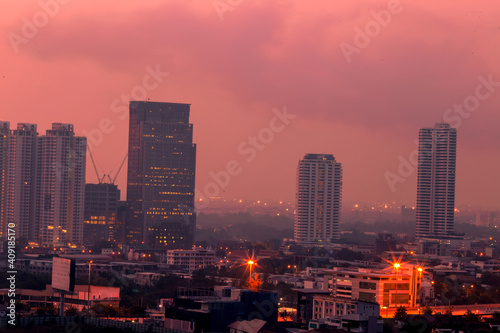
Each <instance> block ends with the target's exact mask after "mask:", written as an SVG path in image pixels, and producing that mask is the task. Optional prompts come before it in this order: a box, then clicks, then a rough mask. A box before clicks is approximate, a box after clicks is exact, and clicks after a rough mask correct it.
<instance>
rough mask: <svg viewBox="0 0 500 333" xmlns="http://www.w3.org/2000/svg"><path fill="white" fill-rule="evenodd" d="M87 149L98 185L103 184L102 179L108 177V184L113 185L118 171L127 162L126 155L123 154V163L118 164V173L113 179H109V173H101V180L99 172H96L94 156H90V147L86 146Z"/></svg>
mask: <svg viewBox="0 0 500 333" xmlns="http://www.w3.org/2000/svg"><path fill="white" fill-rule="evenodd" d="M87 149H88V151H89V155H90V159H91V161H92V165H93V166H94V171H95V174H96V176H97V181H98V182H99V184H103V183H104V178H106V177H108V179H109V183H110V184H113V185H114V184H115V181H116V178H117V177H118V174H119V173H120V171H121V169H122V167H123V164H125V161H126V160H127V157H128V153H127V154H125V157H124V158H123V161H122V163H121V164H120V167H119V168H118V171H117V172H116V175H115V177H114V178H113V179H111V171H110V172H109V173H108V174H105V173H104V172H103V175H102V178H101V176H99V171H97V166H96V164H95V160H94V156H92V152H91V151H90V147H89V146H87Z"/></svg>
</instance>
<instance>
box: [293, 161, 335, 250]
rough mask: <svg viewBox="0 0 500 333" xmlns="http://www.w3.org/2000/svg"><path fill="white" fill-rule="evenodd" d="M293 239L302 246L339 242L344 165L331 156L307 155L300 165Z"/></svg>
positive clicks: (298, 167)
mask: <svg viewBox="0 0 500 333" xmlns="http://www.w3.org/2000/svg"><path fill="white" fill-rule="evenodd" d="M296 196H297V198H296V199H297V201H296V211H295V221H294V237H295V239H296V241H297V242H299V243H318V242H332V241H335V240H338V239H340V227H339V223H340V210H341V200H342V165H341V164H340V163H338V162H337V161H335V158H334V157H333V155H329V154H307V155H305V156H304V158H303V159H302V160H300V161H299V164H298V166H297V192H296Z"/></svg>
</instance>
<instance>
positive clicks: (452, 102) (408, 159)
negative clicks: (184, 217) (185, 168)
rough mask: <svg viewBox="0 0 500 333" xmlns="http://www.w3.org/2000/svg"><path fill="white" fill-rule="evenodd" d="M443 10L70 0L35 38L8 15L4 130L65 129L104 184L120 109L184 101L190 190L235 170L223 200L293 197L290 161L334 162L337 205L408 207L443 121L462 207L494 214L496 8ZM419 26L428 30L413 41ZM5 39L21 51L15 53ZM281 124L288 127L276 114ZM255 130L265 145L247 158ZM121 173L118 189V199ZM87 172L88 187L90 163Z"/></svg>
mask: <svg viewBox="0 0 500 333" xmlns="http://www.w3.org/2000/svg"><path fill="white" fill-rule="evenodd" d="M450 3H451V2H442V3H439V4H437V5H436V4H428V3H401V6H399V7H397V8H393V9H391V10H392V11H390V8H389V7H388V2H387V1H363V2H361V1H359V2H354V3H353V2H350V3H340V4H337V3H335V4H332V3H330V2H327V1H325V2H321V1H318V2H317V3H315V4H305V3H302V2H299V1H287V0H284V1H265V2H264V1H252V2H248V3H247V2H242V3H241V4H240V5H238V6H232V7H231V9H230V10H227V11H225V12H224V13H222V14H221V13H220V12H218V11H217V10H216V9H214V6H213V4H212V3H211V2H207V3H206V4H197V5H196V6H192V5H189V4H187V3H178V2H171V1H156V0H155V1H151V2H148V3H147V4H137V3H136V2H133V1H123V2H122V3H120V8H116V6H115V5H114V4H111V3H103V4H100V5H98V6H89V5H85V4H81V3H74V2H71V3H68V4H64V5H63V4H61V5H60V6H59V9H58V10H57V13H55V14H54V15H51V16H49V19H48V21H47V23H46V24H39V26H35V27H36V33H35V32H32V33H31V34H30V35H29V36H28V35H26V33H27V31H29V29H28V28H23V27H25V26H27V23H26V22H33V17H34V16H35V17H38V16H39V15H38V16H37V15H35V14H37V13H39V12H40V11H42V12H43V11H44V9H43V8H42V7H41V6H40V5H39V4H38V3H36V2H33V3H28V4H19V3H7V4H4V5H3V6H4V7H5V10H4V11H2V13H0V17H1V18H2V22H3V25H2V32H3V34H4V36H5V38H4V43H3V44H2V45H0V48H1V50H2V55H3V56H4V59H5V63H6V64H7V66H6V67H5V68H4V69H3V70H2V73H1V75H0V89H1V90H2V91H3V92H5V93H4V108H5V111H4V115H3V117H2V119H3V120H10V121H11V123H18V122H30V123H36V124H38V126H39V128H48V127H49V126H50V123H51V122H52V121H61V122H67V123H73V124H75V128H76V130H77V135H86V136H88V138H89V145H90V146H91V149H92V152H93V154H94V157H95V159H96V163H97V164H98V169H99V172H102V171H104V173H106V174H107V173H110V171H111V174H112V175H113V174H114V173H115V172H116V171H117V170H118V167H119V165H120V163H121V161H122V159H123V156H125V154H126V151H127V147H126V145H127V143H126V141H127V132H128V119H127V118H128V109H127V105H128V102H129V100H130V99H140V100H147V99H148V98H149V99H151V100H157V101H173V102H186V103H191V105H192V106H193V113H192V115H191V122H192V123H193V124H195V126H197V131H196V133H194V142H198V143H200V145H199V147H198V164H197V179H196V184H197V189H198V191H199V192H202V193H203V192H204V187H205V186H206V185H207V184H209V183H211V182H214V180H213V177H212V176H211V173H212V174H217V173H218V172H220V171H222V170H225V169H226V166H227V163H228V162H230V161H237V162H238V163H239V165H240V167H241V172H240V173H238V174H237V175H234V176H232V177H231V179H230V182H229V184H228V185H227V186H226V187H224V188H221V191H220V193H221V195H223V196H224V197H225V198H230V199H232V198H243V199H244V200H262V201H264V200H271V199H278V200H283V201H293V198H294V179H295V165H296V163H297V161H298V160H299V159H300V158H301V157H302V156H303V155H304V154H305V153H307V152H314V153H328V152H335V156H336V157H337V158H338V159H339V160H341V161H342V164H343V166H344V182H345V186H344V193H343V196H344V199H345V200H346V201H357V200H359V201H369V202H375V201H381V202H392V201H396V202H400V203H402V204H406V205H408V206H414V205H416V200H415V195H414V193H415V191H416V184H417V180H416V178H417V177H416V176H417V172H416V164H415V163H414V160H415V153H414V152H415V151H416V150H417V146H416V144H415V142H416V141H418V137H417V135H416V133H417V130H418V129H419V128H422V127H425V126H427V125H428V124H432V123H435V122H440V121H445V122H449V123H450V124H451V125H452V127H454V128H459V130H460V133H461V140H460V144H459V145H458V147H457V165H458V166H459V167H458V168H457V184H456V204H457V206H459V205H463V204H467V203H470V204H472V205H473V206H482V207H485V208H492V209H500V206H499V205H500V204H499V203H498V200H497V194H496V193H497V192H496V189H497V188H498V185H499V177H498V176H497V172H496V170H498V168H499V167H500V157H499V156H498V155H499V154H498V146H499V137H498V134H497V130H496V126H495V124H496V123H497V122H498V120H499V117H500V115H499V114H498V112H496V107H495V106H496V105H498V103H499V102H500V92H499V91H498V90H499V89H498V88H499V85H500V84H499V83H498V82H499V81H500V74H499V73H500V67H499V64H498V62H497V61H496V60H495V59H496V58H497V57H498V56H499V55H500V54H499V52H500V48H498V38H497V37H498V36H497V35H498V29H497V28H498V27H497V24H496V23H495V22H498V21H499V20H500V17H499V16H500V14H499V13H498V11H497V10H496V8H497V7H496V3H495V2H493V1H485V2H481V3H480V4H472V3H467V2H464V1H459V2H453V6H450ZM138 12H140V13H141V15H137V13H138ZM387 13H389V16H387ZM383 14H384V15H385V16H384V15H383ZM110 15H111V16H112V17H115V18H116V21H113V24H110V23H109V20H108V17H109V16H110ZM256 15H258V16H259V17H260V21H261V24H259V26H258V27H256V25H255V23H254V22H255V16H256ZM221 17H222V18H223V19H221ZM343 17H344V18H345V17H347V18H349V19H346V20H342V18H343ZM422 17H425V18H426V22H427V24H426V25H425V26H423V27H422V28H421V29H414V27H415V26H420V25H421V19H422ZM384 20H385V21H384ZM166 22H167V23H166ZM380 22H382V23H380ZM170 24H171V25H172V26H174V25H175V26H176V29H177V30H179V31H180V33H173V32H172V29H170V28H169V27H170ZM376 24H378V25H376ZM367 27H368V28H370V27H375V28H373V29H375V30H374V31H375V32H376V33H375V32H374V31H371V32H369V33H368V34H367V33H366V29H367ZM377 27H378V28H377ZM376 29H378V30H376ZM23 31H24V32H25V34H24V35H23ZM360 31H361V33H360ZM436 31H437V32H438V33H436ZM183 32H185V33H183ZM12 34H16V35H18V36H21V37H22V38H24V39H22V40H21V41H20V42H19V43H18V44H16V43H15V42H14V43H13V42H12V39H10V38H11V37H12V36H13V35H12ZM25 35H26V36H28V37H26V36H25ZM9 36H10V37H9ZM311 36H312V37H311ZM364 36H368V37H364ZM18 41H19V39H18ZM109 41H113V44H112V45H113V47H111V48H110V47H109V45H110V44H109ZM363 42H364V43H363ZM349 47H350V48H349ZM150 49H154V50H155V52H138V51H137V50H150ZM130 50H135V51H134V52H130ZM346 50H347V51H346ZM349 50H351V51H352V53H350V52H349ZM346 52H347V53H346ZM96 78H99V79H98V80H97V79H96ZM21 96H30V98H20V97H21ZM74 101H78V103H75V102H74ZM273 110H276V112H273ZM284 110H286V111H284ZM285 112H286V114H288V115H290V116H292V115H293V116H294V118H284V121H282V122H281V120H282V119H281V118H279V117H278V118H276V117H277V114H279V115H280V116H282V118H283V115H284V114H285ZM273 119H278V121H273ZM272 121H273V122H272ZM271 122H272V124H271ZM271 126H274V127H273V128H275V129H277V131H272V132H269V131H263V130H264V129H266V128H267V129H271V130H273V128H272V127H271ZM259 133H261V137H262V138H264V141H265V142H262V140H260V139H259V141H258V144H259V146H258V147H260V148H253V150H249V148H251V147H253V146H252V142H251V141H250V140H249V138H254V137H256V138H259ZM266 135H268V136H267V137H266ZM238 147H241V149H240V150H238ZM241 151H243V152H248V153H245V154H242V153H241ZM252 151H253V152H255V154H253V153H252ZM125 174H126V172H125V170H122V172H121V174H120V175H119V177H118V178H117V181H116V184H117V185H118V186H119V188H120V189H121V190H122V193H123V197H122V199H124V198H125V197H124V196H125V194H126V185H125V184H126V175H125ZM87 175H88V182H97V179H96V178H95V175H94V172H93V170H92V165H91V164H90V163H87ZM391 177H392V178H391ZM394 177H396V178H394ZM388 179H389V181H388ZM391 184H392V186H391Z"/></svg>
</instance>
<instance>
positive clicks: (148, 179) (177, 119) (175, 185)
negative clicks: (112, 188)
mask: <svg viewBox="0 0 500 333" xmlns="http://www.w3.org/2000/svg"><path fill="white" fill-rule="evenodd" d="M189 111H190V105H189V104H181V103H159V102H142V101H133V102H130V127H129V148H128V177H127V219H126V242H127V243H130V244H140V243H143V244H148V245H151V246H154V247H162V248H169V249H172V248H174V249H183V248H190V247H191V246H192V244H193V236H194V230H195V226H196V215H195V213H194V191H195V169H196V145H195V144H193V125H192V124H190V123H189Z"/></svg>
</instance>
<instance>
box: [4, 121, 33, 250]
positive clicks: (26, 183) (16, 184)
mask: <svg viewBox="0 0 500 333" xmlns="http://www.w3.org/2000/svg"><path fill="white" fill-rule="evenodd" d="M37 144H38V133H37V126H36V125H35V124H27V123H20V124H17V129H15V130H13V131H12V132H11V135H10V138H9V154H8V171H7V205H6V209H5V213H6V218H7V222H8V223H14V224H15V225H16V226H17V233H18V235H17V237H19V239H24V240H26V241H28V242H34V241H36V240H37V238H38V233H39V228H38V226H37V224H36V221H35V212H36V190H37V181H36V170H37V164H38V163H37V157H38V156H37V155H38V154H37Z"/></svg>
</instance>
